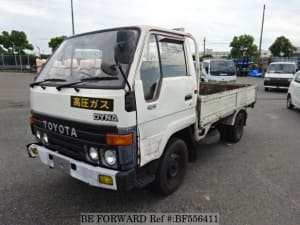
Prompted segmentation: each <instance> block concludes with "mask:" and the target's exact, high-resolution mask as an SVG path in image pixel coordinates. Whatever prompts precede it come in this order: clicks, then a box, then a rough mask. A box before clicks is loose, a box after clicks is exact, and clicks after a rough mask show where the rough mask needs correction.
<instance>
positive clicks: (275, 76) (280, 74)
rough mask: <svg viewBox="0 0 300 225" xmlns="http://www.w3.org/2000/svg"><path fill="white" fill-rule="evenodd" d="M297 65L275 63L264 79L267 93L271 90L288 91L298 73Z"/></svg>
mask: <svg viewBox="0 0 300 225" xmlns="http://www.w3.org/2000/svg"><path fill="white" fill-rule="evenodd" d="M296 70H297V65H296V63H294V62H273V63H271V64H270V65H269V66H268V68H267V71H266V74H265V79H264V88H265V91H269V90H270V89H275V88H276V89H286V90H287V89H288V88H289V85H290V82H291V80H292V79H293V77H294V74H295V73H296Z"/></svg>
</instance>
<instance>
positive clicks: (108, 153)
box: [104, 150, 117, 166]
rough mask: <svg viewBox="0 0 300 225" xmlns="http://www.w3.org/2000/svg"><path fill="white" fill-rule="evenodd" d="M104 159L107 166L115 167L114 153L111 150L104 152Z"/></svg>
mask: <svg viewBox="0 0 300 225" xmlns="http://www.w3.org/2000/svg"><path fill="white" fill-rule="evenodd" d="M104 159H105V162H106V163H107V164H108V165H109V166H113V165H115V164H116V162H117V158H116V152H115V151H113V150H106V151H105V153H104Z"/></svg>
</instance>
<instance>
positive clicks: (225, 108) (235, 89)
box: [198, 83, 256, 127]
mask: <svg viewBox="0 0 300 225" xmlns="http://www.w3.org/2000/svg"><path fill="white" fill-rule="evenodd" d="M255 96H256V87H255V86H253V85H249V84H236V83H235V84H214V83H201V84H200V95H199V97H198V100H199V104H198V110H199V114H200V116H199V125H200V126H201V127H204V126H206V125H207V124H212V123H215V122H217V121H218V120H220V119H222V118H225V117H227V116H230V115H232V114H233V113H234V112H235V111H236V110H238V109H240V108H243V107H249V106H251V105H253V104H254V103H255Z"/></svg>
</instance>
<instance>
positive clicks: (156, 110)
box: [135, 33, 197, 165]
mask: <svg viewBox="0 0 300 225" xmlns="http://www.w3.org/2000/svg"><path fill="white" fill-rule="evenodd" d="M188 62H191V63H188ZM187 64H188V65H189V66H187ZM190 65H192V66H190ZM188 68H193V69H194V67H193V63H192V60H188V59H187V54H186V48H185V43H184V38H183V37H173V36H172V37H170V36H164V35H158V34H154V33H152V34H149V36H148V38H147V42H146V44H145V47H144V50H143V54H142V58H141V62H140V65H139V70H138V75H137V80H136V82H135V94H136V104H137V120H138V131H139V135H140V154H141V163H140V165H144V164H146V163H147V162H149V161H151V160H153V159H156V158H159V157H160V156H161V154H162V151H163V148H164V146H165V144H166V142H167V140H168V138H169V136H168V135H169V133H172V132H173V131H174V130H176V129H183V128H184V126H186V124H187V123H190V124H193V123H194V121H195V104H196V96H197V94H194V90H195V89H196V78H195V76H191V75H190V71H189V70H188Z"/></svg>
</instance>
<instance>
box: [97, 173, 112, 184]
mask: <svg viewBox="0 0 300 225" xmlns="http://www.w3.org/2000/svg"><path fill="white" fill-rule="evenodd" d="M98 179H99V183H100V184H107V185H113V179H112V177H110V176H106V175H99V177H98Z"/></svg>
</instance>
